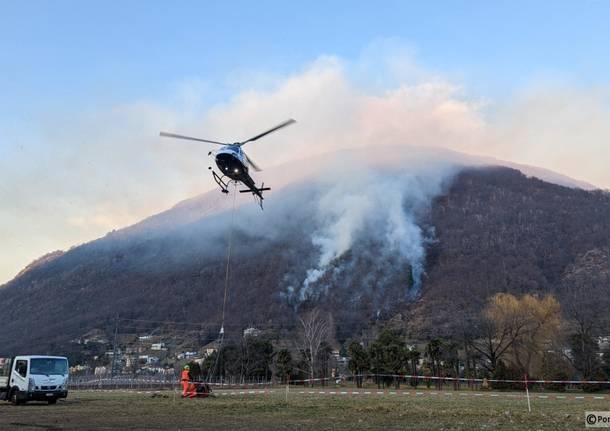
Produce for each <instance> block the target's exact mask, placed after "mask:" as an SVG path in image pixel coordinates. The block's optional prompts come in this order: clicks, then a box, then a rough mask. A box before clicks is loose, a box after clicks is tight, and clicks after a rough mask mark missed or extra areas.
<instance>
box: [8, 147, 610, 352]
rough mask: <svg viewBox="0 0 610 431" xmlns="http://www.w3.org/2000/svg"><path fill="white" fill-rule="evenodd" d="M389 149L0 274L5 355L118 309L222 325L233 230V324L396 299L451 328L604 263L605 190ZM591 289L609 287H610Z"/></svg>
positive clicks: (348, 156)
mask: <svg viewBox="0 0 610 431" xmlns="http://www.w3.org/2000/svg"><path fill="white" fill-rule="evenodd" d="M388 153H390V154H388ZM407 153H408V154H407ZM383 154H385V156H384V157H371V156H370V153H369V152H368V151H361V152H353V153H345V152H343V153H339V154H334V155H326V156H322V157H319V158H316V159H315V160H314V159H312V160H310V161H308V162H307V163H305V164H304V166H303V164H302V163H301V164H300V165H294V166H292V167H290V168H286V167H285V166H284V167H283V168H282V169H278V170H275V171H273V170H271V171H270V172H269V173H265V174H268V177H269V178H270V179H271V181H269V183H271V184H274V185H275V184H279V188H278V187H275V188H274V190H273V191H272V193H270V194H269V198H268V199H266V200H265V205H266V206H265V211H264V212H261V211H260V210H259V209H258V207H256V206H255V205H253V204H252V203H251V202H250V201H249V198H248V197H247V196H243V195H240V196H239V199H238V200H237V202H236V204H235V206H236V208H235V213H234V214H233V213H232V211H233V209H232V208H233V200H232V198H231V196H229V197H227V196H224V195H222V194H220V193H218V192H217V191H216V190H214V191H212V192H209V193H206V194H204V195H201V196H198V197H196V198H193V199H190V200H187V201H184V202H181V203H179V204H178V205H176V206H174V207H173V208H171V209H169V210H168V211H165V212H163V213H160V214H158V215H155V216H152V217H150V218H148V219H146V220H143V221H142V222H140V223H138V224H136V225H133V226H130V227H128V228H125V229H122V230H118V231H113V232H111V233H109V234H107V235H106V236H105V237H103V238H100V239H98V240H95V241H92V242H89V243H87V244H83V245H80V246H78V247H74V248H72V249H70V250H69V251H67V252H64V253H57V252H56V253H53V254H50V255H48V256H46V257H45V258H43V259H40V260H39V261H36V262H35V264H32V265H30V266H28V268H26V269H25V270H24V271H22V272H21V273H20V274H19V275H18V276H17V277H16V278H15V279H13V280H12V281H10V282H9V283H7V284H5V285H4V286H3V287H2V288H0V303H1V304H2V307H3V310H4V313H3V324H2V325H0V356H6V355H9V354H14V353H18V352H34V351H36V352H57V353H59V352H61V351H63V350H62V349H63V348H64V347H65V346H66V344H67V343H69V342H70V340H72V339H75V338H78V337H79V336H81V335H83V334H85V333H87V332H89V331H92V330H95V329H107V328H110V327H112V324H113V321H114V319H115V317H116V316H117V314H118V315H120V316H121V317H122V318H129V319H144V320H154V321H190V322H206V323H208V324H209V326H206V327H205V328H206V330H207V331H208V333H209V334H208V335H209V336H210V337H211V336H212V335H213V334H217V331H218V328H219V325H220V321H221V314H222V305H223V298H224V291H225V275H226V274H225V269H226V256H227V244H228V240H229V237H231V244H232V247H231V265H230V277H229V285H228V291H227V293H228V295H227V303H226V304H227V308H226V319H225V328H226V330H227V336H237V334H239V333H240V331H241V329H242V328H243V327H244V326H245V325H250V324H253V325H255V326H258V327H263V328H264V327H270V328H271V327H272V328H283V329H285V330H290V328H293V327H294V325H295V317H296V315H297V313H298V312H299V311H301V310H305V309H307V308H309V307H312V306H314V305H315V306H320V307H322V308H326V309H328V310H329V311H331V312H332V314H333V320H334V323H335V326H336V329H337V339H338V340H339V341H343V340H345V339H348V338H349V337H351V336H354V335H357V334H358V333H359V332H360V331H362V330H363V329H365V328H366V327H368V326H370V325H372V324H374V323H375V322H377V321H379V320H383V319H386V318H390V317H392V316H395V315H397V314H400V315H402V316H403V318H404V319H405V320H406V321H407V322H408V325H409V328H410V330H411V331H412V332H413V335H414V336H421V337H424V336H429V335H431V334H435V335H439V334H440V335H442V334H446V333H450V332H451V330H452V327H453V326H454V324H455V322H456V321H459V320H463V319H465V318H468V317H469V316H472V315H475V314H476V313H478V311H479V310H480V308H481V307H482V305H483V303H484V302H485V300H486V298H487V297H488V296H490V295H492V294H494V293H496V292H513V293H524V292H534V293H539V294H545V293H555V294H557V295H558V296H559V297H560V299H561V298H562V297H563V296H562V295H563V294H562V289H561V286H563V285H564V284H565V283H566V280H568V279H569V277H567V276H566V274H571V273H573V272H574V271H575V268H580V267H584V265H585V263H586V262H589V261H590V260H591V259H593V257H595V260H594V262H595V265H597V266H595V267H596V268H605V267H604V265H606V264H607V260H604V259H605V258H604V256H608V254H609V251H608V248H609V247H610V195H609V194H608V193H607V192H603V191H600V190H584V189H583V188H572V187H566V186H564V185H558V184H553V183H550V182H545V181H543V180H541V179H538V178H534V177H528V176H526V175H525V174H523V173H522V172H520V171H519V170H516V169H512V168H508V167H500V166H495V167H490V166H486V164H487V163H486V162H482V161H480V160H479V161H477V160H475V159H474V158H470V157H469V156H460V157H456V155H455V154H449V153H448V152H442V153H434V154H432V155H431V154H430V153H426V154H424V155H422V154H421V153H418V152H417V151H413V150H409V151H407V152H406V153H405V152H404V150H401V151H400V152H399V151H396V152H394V153H391V151H390V152H388V151H385V152H384V153H383ZM439 154H440V156H439ZM456 160H458V161H456ZM299 166H300V167H299ZM265 179H266V180H267V178H265ZM564 180H565V181H564V184H567V183H569V184H570V185H573V186H581V185H582V184H581V183H570V182H569V179H565V177H564ZM592 256H593V257H592ZM583 262H585V263H583ZM591 265H592V264H591ZM591 265H590V266H591ZM606 269H607V268H606ZM598 293H599V295H600V298H601V299H603V300H604V301H606V300H608V299H609V298H610V286H607V285H605V284H603V285H602V286H601V287H600V288H599V289H598ZM134 325H135V324H134ZM132 329H133V328H132ZM136 329H137V328H136Z"/></svg>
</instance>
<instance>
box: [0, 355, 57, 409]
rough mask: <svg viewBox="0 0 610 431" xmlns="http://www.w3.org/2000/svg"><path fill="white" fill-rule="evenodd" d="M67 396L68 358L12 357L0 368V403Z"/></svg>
mask: <svg viewBox="0 0 610 431" xmlns="http://www.w3.org/2000/svg"><path fill="white" fill-rule="evenodd" d="M67 396H68V359H67V358H64V357H62V356H39V355H28V356H15V357H14V358H11V359H10V360H7V361H6V362H5V365H4V367H0V400H6V401H10V402H12V403H13V404H23V403H26V402H27V401H46V402H48V403H49V404H55V403H56V402H57V400H58V399H59V398H66V397H67Z"/></svg>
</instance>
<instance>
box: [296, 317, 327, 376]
mask: <svg viewBox="0 0 610 431" xmlns="http://www.w3.org/2000/svg"><path fill="white" fill-rule="evenodd" d="M299 320H300V322H301V337H300V346H299V347H300V350H301V351H302V352H303V354H304V356H305V360H306V362H307V368H308V371H309V372H308V374H309V378H310V379H312V380H313V379H314V378H315V371H316V358H317V357H318V354H319V353H320V348H321V347H322V345H323V343H324V342H325V341H326V340H327V338H328V332H329V324H328V321H327V319H325V318H324V317H323V316H322V315H321V314H320V311H319V310H318V309H314V310H312V311H311V312H309V313H307V314H305V315H304V316H301V317H299Z"/></svg>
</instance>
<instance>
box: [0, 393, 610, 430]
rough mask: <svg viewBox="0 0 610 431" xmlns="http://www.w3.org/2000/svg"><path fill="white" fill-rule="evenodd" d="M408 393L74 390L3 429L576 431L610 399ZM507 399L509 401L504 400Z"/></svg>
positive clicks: (6, 415) (17, 409) (2, 417)
mask: <svg viewBox="0 0 610 431" xmlns="http://www.w3.org/2000/svg"><path fill="white" fill-rule="evenodd" d="M447 393H449V392H439V393H436V394H434V393H433V391H425V390H422V391H419V392H418V394H417V393H416V392H415V391H410V392H409V394H406V393H399V394H390V393H389V392H388V393H386V394H385V395H377V394H376V392H375V391H373V392H372V393H371V394H370V395H364V394H359V395H341V394H340V393H337V394H325V395H322V394H318V393H316V394H313V395H312V394H307V393H305V394H299V393H298V391H293V392H291V393H290V395H289V399H288V402H286V399H285V393H283V392H282V391H281V390H278V391H276V392H274V393H268V394H266V395H260V394H257V395H248V394H247V393H246V394H243V395H240V394H239V393H237V394H235V395H220V394H218V395H217V396H216V397H215V398H206V399H181V398H180V397H179V396H174V393H173V392H172V391H166V392H161V393H155V394H152V393H136V392H122V391H97V392H96V391H72V392H71V393H70V394H69V397H68V399H67V400H65V401H60V402H58V404H57V405H55V406H48V405H46V404H37V403H31V404H27V405H25V406H12V405H10V404H6V403H2V404H0V429H1V430H33V431H40V430H48V431H60V430H201V429H219V430H252V429H260V430H294V429H298V430H309V429H311V430H374V429H384V430H392V429H395V430H405V429H415V430H471V429H481V430H492V429H494V430H495V429H498V430H521V429H523V430H531V429H535V430H574V429H576V430H577V429H584V428H585V426H584V412H585V411H586V410H610V400H608V399H604V400H596V399H592V398H585V399H573V398H566V399H555V398H538V397H534V398H532V413H528V411H527V402H526V400H525V399H524V398H522V397H523V393H513V394H511V393H501V394H498V396H496V397H492V396H491V394H489V393H485V394H483V395H480V396H475V395H474V393H469V394H468V395H466V394H464V395H460V394H459V393H451V395H447ZM509 395H510V396H509Z"/></svg>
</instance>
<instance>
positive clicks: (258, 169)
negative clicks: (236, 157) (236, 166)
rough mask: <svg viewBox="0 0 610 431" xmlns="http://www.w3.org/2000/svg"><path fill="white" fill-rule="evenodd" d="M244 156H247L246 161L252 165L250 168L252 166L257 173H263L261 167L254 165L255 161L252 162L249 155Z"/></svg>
mask: <svg viewBox="0 0 610 431" xmlns="http://www.w3.org/2000/svg"><path fill="white" fill-rule="evenodd" d="M244 156H246V160H247V161H248V163H249V164H250V166H252V168H253V169H254V170H255V171H256V172H260V171H261V168H259V167H258V166H257V164H256V163H254V161H253V160H252V159H251V158H250V157H248V155H247V154H246V153H244Z"/></svg>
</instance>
